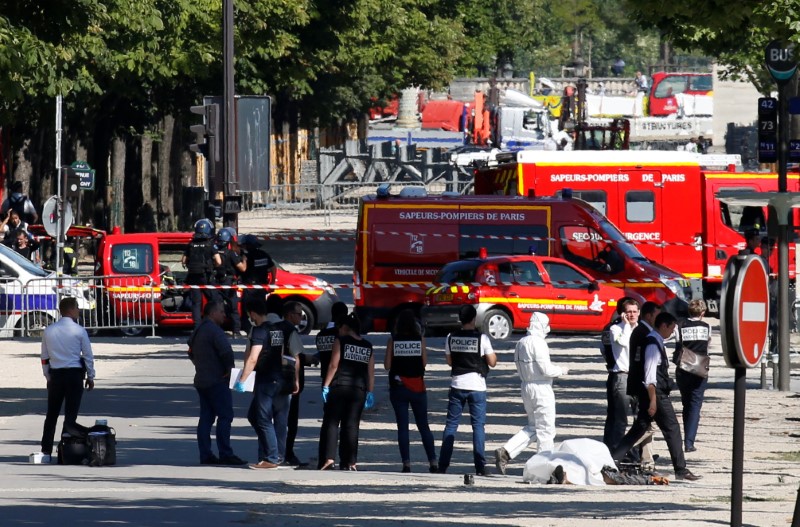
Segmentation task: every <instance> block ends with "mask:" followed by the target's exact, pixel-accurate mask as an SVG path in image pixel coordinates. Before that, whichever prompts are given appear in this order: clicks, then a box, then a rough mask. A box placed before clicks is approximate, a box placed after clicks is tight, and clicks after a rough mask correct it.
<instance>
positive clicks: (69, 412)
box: [42, 368, 83, 454]
mask: <svg viewBox="0 0 800 527" xmlns="http://www.w3.org/2000/svg"><path fill="white" fill-rule="evenodd" d="M82 397H83V368H62V369H52V370H50V380H49V381H48V382H47V416H46V417H45V418H44V431H43V432H42V452H43V453H44V454H52V453H53V436H54V435H55V433H56V423H58V415H59V414H60V413H61V405H62V404H63V405H64V425H68V424H75V421H77V419H78V411H79V410H80V408H81V398H82ZM62 430H63V428H62Z"/></svg>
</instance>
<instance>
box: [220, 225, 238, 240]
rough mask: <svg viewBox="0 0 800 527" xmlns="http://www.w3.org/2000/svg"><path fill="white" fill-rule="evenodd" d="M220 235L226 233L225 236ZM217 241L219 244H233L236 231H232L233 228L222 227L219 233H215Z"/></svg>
mask: <svg viewBox="0 0 800 527" xmlns="http://www.w3.org/2000/svg"><path fill="white" fill-rule="evenodd" d="M222 233H226V234H222ZM217 240H219V241H221V242H224V243H230V242H234V243H235V242H236V229H234V228H233V227H223V228H221V229H220V230H219V232H218V233H217Z"/></svg>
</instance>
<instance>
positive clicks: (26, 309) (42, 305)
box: [0, 244, 95, 338]
mask: <svg viewBox="0 0 800 527" xmlns="http://www.w3.org/2000/svg"><path fill="white" fill-rule="evenodd" d="M64 297H75V298H76V299H77V300H78V308H79V309H80V310H81V316H84V317H88V316H91V313H92V312H93V311H94V309H95V300H94V295H93V293H92V291H91V290H90V288H89V287H87V285H86V284H85V283H83V282H81V281H80V280H75V279H72V278H61V279H56V278H55V274H54V273H52V272H49V271H45V270H44V269H42V268H41V267H39V266H38V265H36V264H34V263H33V262H31V261H30V260H28V259H27V258H25V257H24V256H22V255H20V254H17V253H16V252H15V251H14V250H13V249H10V248H9V247H7V246H5V245H2V244H0V337H4V338H8V337H13V336H29V337H38V336H40V335H41V332H42V330H43V329H44V328H46V327H47V326H48V325H50V324H51V323H53V322H55V321H56V320H58V319H59V318H60V316H61V315H60V314H59V311H58V303H59V301H60V300H61V299H62V298H64Z"/></svg>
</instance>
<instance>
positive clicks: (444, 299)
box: [421, 256, 624, 340]
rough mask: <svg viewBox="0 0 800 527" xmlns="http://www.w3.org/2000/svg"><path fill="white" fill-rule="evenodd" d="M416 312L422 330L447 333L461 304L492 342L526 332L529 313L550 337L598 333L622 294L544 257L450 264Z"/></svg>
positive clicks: (562, 262)
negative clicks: (538, 316) (544, 319)
mask: <svg viewBox="0 0 800 527" xmlns="http://www.w3.org/2000/svg"><path fill="white" fill-rule="evenodd" d="M434 283H436V284H442V285H438V286H436V287H432V288H431V289H429V290H428V291H427V293H426V295H425V306H423V308H422V310H421V314H422V318H423V323H424V325H425V327H426V328H428V329H453V328H457V327H458V325H459V321H458V312H459V310H460V309H461V307H462V306H463V305H465V304H472V305H474V306H475V309H476V310H477V311H478V318H477V320H476V323H477V326H478V327H479V328H481V329H482V330H483V332H484V333H486V334H487V335H489V336H491V337H492V338H494V339H498V340H504V339H507V338H509V337H510V336H511V333H512V331H513V330H515V329H516V330H523V329H526V328H527V327H528V322H529V321H530V317H531V313H533V312H534V311H540V312H542V313H545V314H547V316H548V317H550V327H551V328H552V330H553V331H569V332H573V331H595V332H599V331H601V330H602V329H603V326H605V325H606V324H607V323H608V321H609V320H611V317H612V316H613V314H614V312H615V310H616V306H617V301H618V300H619V299H620V298H622V297H623V296H624V293H623V291H622V288H620V287H613V286H610V285H602V284H598V283H597V282H596V281H595V280H594V279H593V278H592V277H591V276H589V275H588V274H587V273H585V272H583V271H582V270H580V269H579V268H578V267H577V266H575V265H573V264H571V263H570V262H568V261H566V260H563V259H561V258H554V257H549V256H492V257H487V256H484V257H479V258H468V259H465V260H457V261H455V262H450V263H448V264H447V265H445V266H444V267H442V269H441V270H440V271H439V274H437V275H436V278H435V279H434Z"/></svg>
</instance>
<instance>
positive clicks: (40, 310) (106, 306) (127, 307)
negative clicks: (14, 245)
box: [0, 275, 161, 337]
mask: <svg viewBox="0 0 800 527" xmlns="http://www.w3.org/2000/svg"><path fill="white" fill-rule="evenodd" d="M15 282H17V283H16V284H12V285H8V286H5V291H4V292H5V295H4V296H3V295H0V302H2V304H0V307H1V308H2V309H4V310H5V311H0V313H3V312H11V315H10V316H6V320H5V324H4V325H3V326H2V331H3V332H0V336H27V337H39V336H41V334H42V332H43V330H44V328H46V327H47V326H48V325H50V324H52V323H53V322H55V321H56V320H58V319H59V318H61V315H60V313H59V311H58V304H59V302H60V301H61V299H62V298H65V297H74V298H76V299H77V300H78V308H79V309H80V312H81V319H80V323H81V325H83V326H84V327H85V328H86V329H87V330H88V331H90V332H95V331H99V330H111V329H115V330H119V331H120V332H122V333H123V334H129V335H135V334H139V333H142V332H143V330H147V329H148V328H149V329H150V334H151V335H152V336H155V327H156V322H157V320H156V301H157V300H158V301H160V299H161V290H160V289H159V288H158V287H155V285H154V283H153V279H152V278H151V277H150V276H149V275H127V276H124V277H121V276H118V275H117V276H80V277H73V276H61V277H55V276H52V277H47V278H36V279H33V280H29V281H28V282H27V283H25V284H21V283H19V281H15ZM13 287H16V288H17V289H13ZM9 293H11V294H9ZM12 307H13V309H8V308H12ZM0 316H2V315H0ZM9 332H10V334H8V335H7V334H6V333H9Z"/></svg>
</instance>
